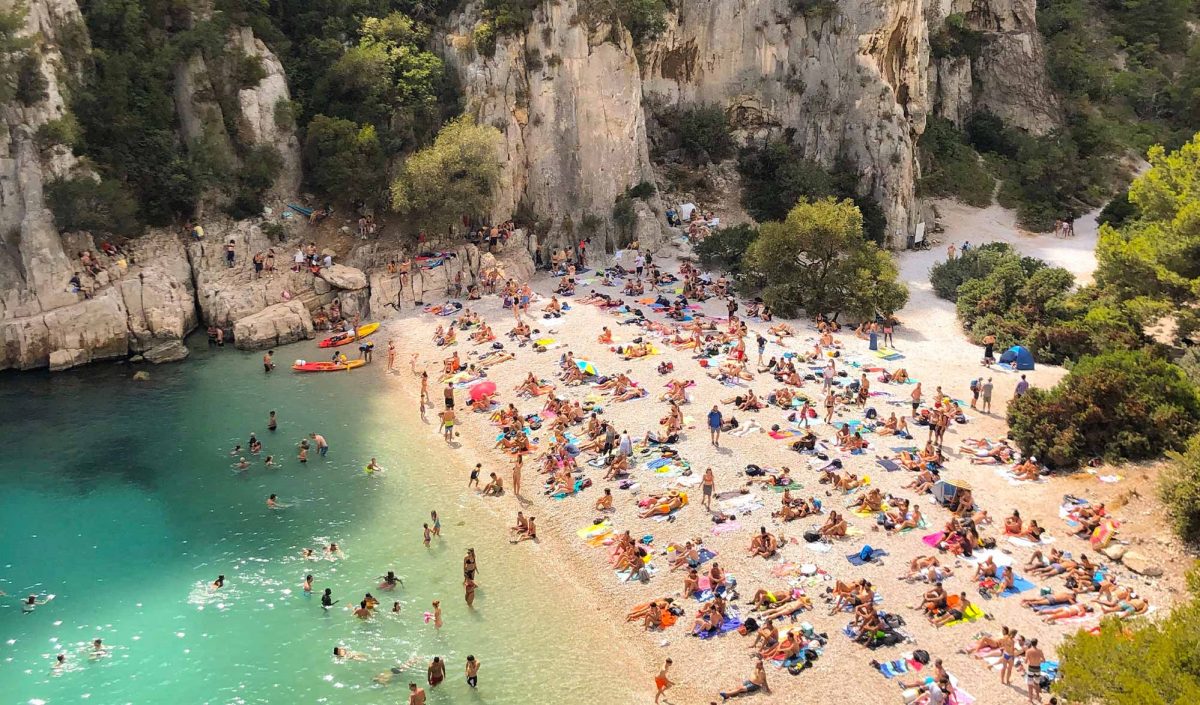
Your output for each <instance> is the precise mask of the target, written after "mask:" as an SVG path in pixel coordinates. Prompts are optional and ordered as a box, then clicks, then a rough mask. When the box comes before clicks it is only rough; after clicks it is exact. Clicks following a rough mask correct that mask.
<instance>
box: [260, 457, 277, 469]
mask: <svg viewBox="0 0 1200 705" xmlns="http://www.w3.org/2000/svg"><path fill="white" fill-rule="evenodd" d="M263 466H264V467H268V468H273V467H275V456H273V455H268V456H267V459H266V460H264V461H263Z"/></svg>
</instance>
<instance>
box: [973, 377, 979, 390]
mask: <svg viewBox="0 0 1200 705" xmlns="http://www.w3.org/2000/svg"><path fill="white" fill-rule="evenodd" d="M977 389H979V380H977V379H973V380H971V391H972V392H974V391H976V390H977Z"/></svg>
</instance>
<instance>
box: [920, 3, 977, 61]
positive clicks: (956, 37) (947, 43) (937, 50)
mask: <svg viewBox="0 0 1200 705" xmlns="http://www.w3.org/2000/svg"><path fill="white" fill-rule="evenodd" d="M929 49H930V51H931V52H932V53H933V56H934V58H938V59H941V58H946V57H952V56H964V57H967V58H971V59H976V58H979V55H980V53H982V51H983V32H980V31H979V30H976V29H972V28H971V27H968V26H967V18H966V16H964V15H962V14H960V13H954V14H951V15H947V16H946V21H945V22H944V23H943V24H942V26H941V27H939V28H938V29H937V31H936V32H931V33H930V35H929Z"/></svg>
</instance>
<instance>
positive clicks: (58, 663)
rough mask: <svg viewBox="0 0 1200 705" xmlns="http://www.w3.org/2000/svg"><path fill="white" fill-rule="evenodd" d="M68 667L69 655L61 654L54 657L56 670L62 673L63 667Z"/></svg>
mask: <svg viewBox="0 0 1200 705" xmlns="http://www.w3.org/2000/svg"><path fill="white" fill-rule="evenodd" d="M66 665H67V655H66V654H59V655H58V656H55V657H54V670H56V671H61V670H62V669H63V666H66Z"/></svg>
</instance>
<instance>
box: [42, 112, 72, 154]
mask: <svg viewBox="0 0 1200 705" xmlns="http://www.w3.org/2000/svg"><path fill="white" fill-rule="evenodd" d="M80 129H81V128H80V127H79V121H78V120H76V119H75V116H74V115H73V114H71V113H67V114H66V115H63V116H62V117H60V118H56V119H54V120H50V121H48V122H44V123H42V125H41V126H40V127H38V131H37V143H38V148H39V149H49V148H50V147H53V146H54V145H56V144H61V145H63V146H65V147H71V148H74V147H75V146H76V145H77V144H79V139H80Z"/></svg>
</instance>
